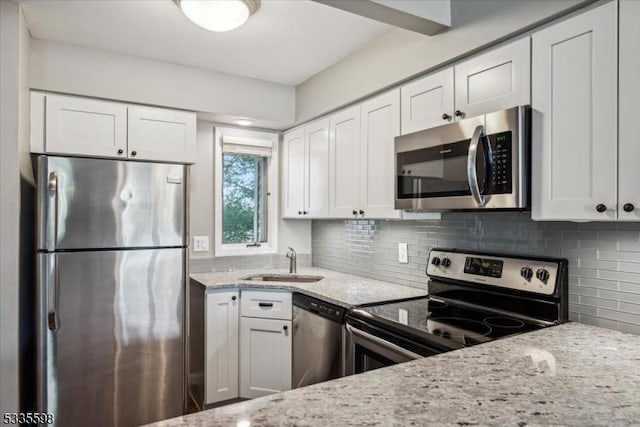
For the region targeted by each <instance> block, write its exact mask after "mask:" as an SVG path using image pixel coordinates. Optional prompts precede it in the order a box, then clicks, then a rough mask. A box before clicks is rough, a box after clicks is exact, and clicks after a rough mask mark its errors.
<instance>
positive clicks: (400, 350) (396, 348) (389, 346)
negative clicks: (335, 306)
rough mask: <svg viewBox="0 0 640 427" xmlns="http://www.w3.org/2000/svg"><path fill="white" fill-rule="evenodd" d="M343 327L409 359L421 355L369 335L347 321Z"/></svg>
mask: <svg viewBox="0 0 640 427" xmlns="http://www.w3.org/2000/svg"><path fill="white" fill-rule="evenodd" d="M345 327H346V328H347V332H349V333H350V334H353V335H355V336H357V337H360V338H363V339H366V340H368V341H371V342H373V343H375V344H378V345H379V346H381V347H384V348H385V349H387V350H390V351H392V352H394V353H396V354H399V355H401V356H405V357H408V358H411V359H420V358H422V357H423V356H421V355H419V354H417V353H414V352H412V351H409V350H407V349H405V348H402V347H400V346H399V345H396V344H393V343H390V342H389V341H386V340H383V339H382V338H378V337H376V336H375V335H371V334H370V333H368V332H364V331H362V330H360V329H357V328H354V327H353V326H351V325H349V324H348V323H347V324H346V325H345Z"/></svg>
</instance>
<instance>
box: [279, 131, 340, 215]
mask: <svg viewBox="0 0 640 427" xmlns="http://www.w3.org/2000/svg"><path fill="white" fill-rule="evenodd" d="M283 177H284V178H283V187H284V188H283V192H282V194H283V202H282V204H283V207H282V210H283V216H284V217H286V218H304V219H307V218H326V217H327V215H328V213H329V119H328V118H326V119H321V120H318V121H315V122H313V123H310V124H308V125H306V126H304V127H300V128H297V129H294V130H292V131H291V132H288V133H286V134H285V136H284V142H283Z"/></svg>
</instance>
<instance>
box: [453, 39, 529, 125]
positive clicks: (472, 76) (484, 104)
mask: <svg viewBox="0 0 640 427" xmlns="http://www.w3.org/2000/svg"><path fill="white" fill-rule="evenodd" d="M530 67H531V47H530V40H529V37H526V38H523V39H520V40H516V41H514V42H512V43H509V44H507V45H505V46H502V47H499V48H497V49H492V50H490V51H489V52H487V53H483V54H481V55H478V56H476V57H474V58H471V59H469V60H467V61H464V62H461V63H460V64H457V65H456V66H455V67H454V69H455V116H456V118H457V119H460V118H465V117H473V116H477V115H480V114H485V113H490V112H492V111H498V110H503V109H505V108H510V107H515V106H518V105H528V104H529V103H530V89H531V76H530Z"/></svg>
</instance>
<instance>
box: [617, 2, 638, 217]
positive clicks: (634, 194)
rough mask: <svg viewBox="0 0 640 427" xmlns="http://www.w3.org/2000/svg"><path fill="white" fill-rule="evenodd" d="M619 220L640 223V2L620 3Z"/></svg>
mask: <svg viewBox="0 0 640 427" xmlns="http://www.w3.org/2000/svg"><path fill="white" fill-rule="evenodd" d="M619 7H620V37H619V40H620V49H619V55H620V58H619V61H620V62H619V63H620V70H619V74H618V75H619V79H620V81H619V90H620V93H619V99H618V102H619V108H620V110H619V118H618V119H619V128H618V129H619V132H620V133H619V135H618V137H619V139H618V145H619V146H618V167H619V168H620V169H619V171H618V219H620V220H624V221H640V185H639V183H640V167H639V166H638V161H639V160H640V136H638V125H637V120H638V100H639V99H640V84H638V78H639V77H640V25H638V18H639V17H640V2H638V1H621V2H620V5H619Z"/></svg>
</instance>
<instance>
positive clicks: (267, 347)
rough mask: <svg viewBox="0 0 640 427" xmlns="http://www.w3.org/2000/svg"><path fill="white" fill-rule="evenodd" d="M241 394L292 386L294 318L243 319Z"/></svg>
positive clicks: (254, 394)
mask: <svg viewBox="0 0 640 427" xmlns="http://www.w3.org/2000/svg"><path fill="white" fill-rule="evenodd" d="M240 336H241V340H240V354H241V362H240V363H241V370H240V383H241V385H240V397H243V398H248V399H249V398H254V397H260V396H266V395H268V394H272V393H277V392H280V391H285V390H290V389H291V367H292V364H291V320H280V319H260V318H252V317H242V318H241V320H240Z"/></svg>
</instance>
